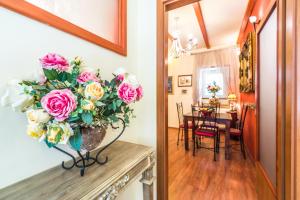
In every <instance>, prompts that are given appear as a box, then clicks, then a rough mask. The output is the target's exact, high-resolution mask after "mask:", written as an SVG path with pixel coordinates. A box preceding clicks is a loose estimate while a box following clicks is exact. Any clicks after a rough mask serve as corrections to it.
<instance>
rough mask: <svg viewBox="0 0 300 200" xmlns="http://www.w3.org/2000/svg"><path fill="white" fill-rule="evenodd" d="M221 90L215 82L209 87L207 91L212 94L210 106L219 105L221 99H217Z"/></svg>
mask: <svg viewBox="0 0 300 200" xmlns="http://www.w3.org/2000/svg"><path fill="white" fill-rule="evenodd" d="M220 90H221V87H220V86H218V85H217V83H216V81H213V82H212V84H209V85H208V86H207V91H208V92H209V93H211V97H210V98H209V104H210V105H216V104H218V103H219V99H218V97H217V95H216V94H217V93H218V92H219V91H220Z"/></svg>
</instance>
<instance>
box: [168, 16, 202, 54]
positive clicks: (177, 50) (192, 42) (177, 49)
mask: <svg viewBox="0 0 300 200" xmlns="http://www.w3.org/2000/svg"><path fill="white" fill-rule="evenodd" d="M178 20H179V17H176V18H175V22H176V29H175V30H176V31H175V32H174V33H173V34H172V36H173V38H172V45H171V48H170V50H169V57H171V58H174V59H177V58H180V57H182V56H183V55H190V51H191V50H193V49H195V48H197V46H198V40H197V38H195V37H193V35H192V34H190V35H188V41H187V44H186V46H185V48H183V47H182V45H181V41H180V37H179V36H180V32H179V30H178V27H177V23H178Z"/></svg>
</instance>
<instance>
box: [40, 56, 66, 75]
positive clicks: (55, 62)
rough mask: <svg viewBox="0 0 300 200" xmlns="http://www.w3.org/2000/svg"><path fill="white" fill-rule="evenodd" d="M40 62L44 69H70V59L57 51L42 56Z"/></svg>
mask: <svg viewBox="0 0 300 200" xmlns="http://www.w3.org/2000/svg"><path fill="white" fill-rule="evenodd" d="M40 62H41V64H42V67H43V68H44V69H56V70H58V71H61V72H62V71H67V70H68V69H69V63H68V61H67V60H66V59H65V58H64V57H62V56H60V55H58V54H55V53H48V54H47V55H45V56H44V57H43V58H40Z"/></svg>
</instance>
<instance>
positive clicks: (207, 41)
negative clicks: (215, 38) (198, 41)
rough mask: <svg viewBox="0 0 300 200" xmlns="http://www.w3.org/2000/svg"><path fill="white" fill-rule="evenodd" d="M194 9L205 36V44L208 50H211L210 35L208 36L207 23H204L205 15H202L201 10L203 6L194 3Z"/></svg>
mask: <svg viewBox="0 0 300 200" xmlns="http://www.w3.org/2000/svg"><path fill="white" fill-rule="evenodd" d="M193 7H194V11H195V14H196V17H197V20H198V23H199V26H200V29H201V32H202V35H203V40H204V42H205V46H206V48H208V49H209V48H210V44H209V40H208V35H207V31H206V26H205V22H204V18H203V14H202V10H201V5H200V2H197V3H193Z"/></svg>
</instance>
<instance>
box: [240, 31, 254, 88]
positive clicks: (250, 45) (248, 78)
mask: <svg viewBox="0 0 300 200" xmlns="http://www.w3.org/2000/svg"><path fill="white" fill-rule="evenodd" d="M254 45H255V34H254V33H253V32H251V33H249V34H248V36H247V40H246V42H245V44H244V45H243V47H242V49H241V54H240V56H239V60H240V70H239V78H240V92H254V90H255V89H254V88H255V85H254V81H255V80H254V55H255V51H254V50H255V46H254Z"/></svg>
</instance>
